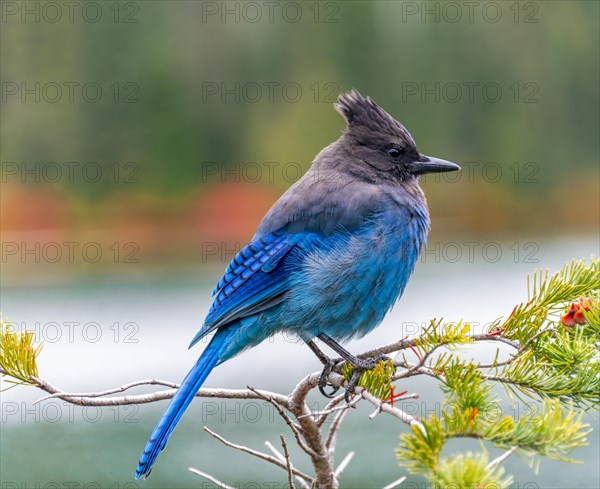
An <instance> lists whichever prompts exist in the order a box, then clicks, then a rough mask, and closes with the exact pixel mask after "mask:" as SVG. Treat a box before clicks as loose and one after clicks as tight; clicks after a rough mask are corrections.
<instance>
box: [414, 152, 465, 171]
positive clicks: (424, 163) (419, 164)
mask: <svg viewBox="0 0 600 489" xmlns="http://www.w3.org/2000/svg"><path fill="white" fill-rule="evenodd" d="M456 170H460V166H458V165H457V164H456V163H452V162H451V161H446V160H442V159H440V158H434V157H433V156H424V155H422V156H421V157H420V158H419V159H418V160H417V161H413V162H412V163H411V165H410V172H411V173H412V174H413V175H422V174H424V173H444V172H447V171H456Z"/></svg>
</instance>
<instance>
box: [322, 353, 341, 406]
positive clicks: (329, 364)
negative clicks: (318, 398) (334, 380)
mask: <svg viewBox="0 0 600 489" xmlns="http://www.w3.org/2000/svg"><path fill="white" fill-rule="evenodd" d="M325 358H326V360H325ZM325 358H323V359H322V361H323V371H322V372H321V375H320V376H319V383H318V384H317V385H318V387H319V391H320V392H321V394H323V395H324V396H325V397H328V398H330V399H331V398H333V397H335V394H336V393H337V391H339V390H340V388H339V387H338V386H334V385H332V384H330V383H329V380H328V377H329V374H330V373H331V372H333V371H334V370H335V369H336V367H338V366H339V365H340V364H341V363H343V362H344V359H343V358H330V357H327V356H326V357H325ZM328 386H329V387H331V389H332V390H331V392H326V391H325V388H326V387H328Z"/></svg>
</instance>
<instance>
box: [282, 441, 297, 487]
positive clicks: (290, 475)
mask: <svg viewBox="0 0 600 489" xmlns="http://www.w3.org/2000/svg"><path fill="white" fill-rule="evenodd" d="M279 439H280V440H281V447H282V448H283V456H284V457H285V467H286V469H287V474H288V484H289V486H290V489H295V487H294V480H293V479H294V474H293V473H292V462H291V461H290V452H288V448H287V444H286V443H285V438H284V437H283V435H281V434H280V435H279Z"/></svg>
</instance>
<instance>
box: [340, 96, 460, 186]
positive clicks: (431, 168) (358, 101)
mask: <svg viewBox="0 0 600 489" xmlns="http://www.w3.org/2000/svg"><path fill="white" fill-rule="evenodd" d="M334 106H335V108H336V110H337V111H338V112H339V113H340V114H341V115H342V116H343V117H344V119H346V123H347V127H346V130H345V131H344V134H343V135H342V137H341V138H340V143H341V144H342V145H343V146H344V148H346V149H347V150H348V151H349V152H350V153H351V155H352V157H353V158H352V159H353V160H354V161H355V162H356V163H357V164H358V165H360V166H359V168H356V170H358V171H360V172H361V173H363V172H365V173H366V175H368V174H373V176H374V175H375V174H376V175H378V176H379V177H387V178H389V177H390V176H392V178H396V179H398V180H401V181H404V180H408V179H410V178H411V177H415V176H417V175H422V174H424V173H435V172H448V171H455V170H460V167H459V166H458V165H457V164H455V163H451V162H449V161H446V160H441V159H439V158H433V157H430V156H425V155H422V154H421V153H419V150H418V149H417V145H416V144H415V141H414V139H413V138H412V136H411V135H410V133H409V132H408V131H407V130H406V128H405V127H404V126H403V125H402V124H400V123H399V122H398V121H397V120H396V119H394V118H393V117H392V116H391V115H389V114H388V113H387V112H386V111H385V110H383V109H382V108H381V107H380V106H379V105H377V104H376V103H375V102H374V101H373V100H372V99H371V97H367V98H365V97H363V96H362V95H361V94H360V93H359V92H358V91H357V90H355V89H352V90H351V91H350V92H348V93H343V94H341V95H340V96H339V98H338V101H337V102H336V103H335V105H334ZM356 160H358V161H356ZM361 167H362V168H361ZM366 175H365V176H366Z"/></svg>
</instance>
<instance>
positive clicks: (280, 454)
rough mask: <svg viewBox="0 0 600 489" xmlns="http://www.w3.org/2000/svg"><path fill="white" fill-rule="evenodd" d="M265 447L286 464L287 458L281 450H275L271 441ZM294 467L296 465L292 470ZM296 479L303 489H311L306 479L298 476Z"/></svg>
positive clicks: (295, 476)
mask: <svg viewBox="0 0 600 489" xmlns="http://www.w3.org/2000/svg"><path fill="white" fill-rule="evenodd" d="M265 446H266V447H267V448H268V449H269V450H271V452H273V455H275V457H276V458H277V459H278V460H279V461H280V462H285V457H284V456H283V454H282V453H281V452H280V451H279V450H277V448H275V447H274V446H273V444H272V443H271V442H270V441H266V442H265ZM290 463H291V462H290ZM293 467H294V465H293V464H292V468H293ZM292 473H293V471H292ZM294 478H295V479H296V480H297V481H298V484H300V485H301V486H302V489H310V486H309V485H308V484H307V482H306V481H305V480H304V479H302V478H301V477H298V476H297V475H294Z"/></svg>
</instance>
